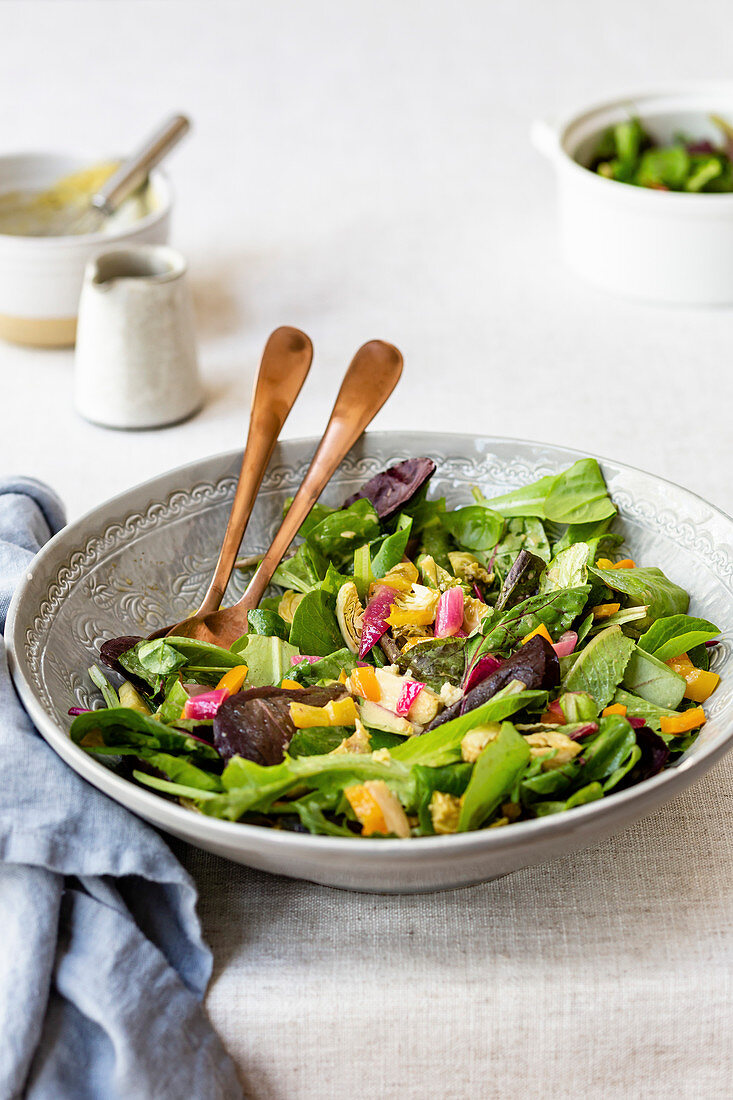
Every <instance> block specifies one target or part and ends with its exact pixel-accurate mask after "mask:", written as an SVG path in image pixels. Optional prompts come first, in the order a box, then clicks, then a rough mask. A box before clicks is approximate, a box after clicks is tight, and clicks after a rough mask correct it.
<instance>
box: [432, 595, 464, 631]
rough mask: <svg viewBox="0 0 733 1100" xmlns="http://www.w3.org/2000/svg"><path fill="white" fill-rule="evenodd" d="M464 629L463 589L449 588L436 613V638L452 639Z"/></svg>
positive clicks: (442, 596)
mask: <svg viewBox="0 0 733 1100" xmlns="http://www.w3.org/2000/svg"><path fill="white" fill-rule="evenodd" d="M462 628H463V589H462V588H447V589H446V590H445V592H443V593H442V595H441V597H440V599H439V600H438V606H437V608H436V611H435V637H436V638H452V637H453V636H454V635H455V634H457V633H458V631H459V630H461V629H462Z"/></svg>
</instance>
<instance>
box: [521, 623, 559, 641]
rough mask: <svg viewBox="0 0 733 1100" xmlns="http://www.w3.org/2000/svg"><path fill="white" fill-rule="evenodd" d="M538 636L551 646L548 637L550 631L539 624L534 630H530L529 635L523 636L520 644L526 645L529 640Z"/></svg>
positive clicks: (550, 639) (542, 624)
mask: <svg viewBox="0 0 733 1100" xmlns="http://www.w3.org/2000/svg"><path fill="white" fill-rule="evenodd" d="M538 634H541V635H542V637H543V638H544V639H545V641H547V642H549V643H550V645H552V638H551V637H550V631H549V630H548V629H547V627H546V626H545V624H544V623H540V625H539V626H538V627H537V628H536V629H535V630H530V632H529V634H526V635H525V636H524V638H522V643H521V644H522V645H526V644H527V642H528V641H529V640H530V638H534V637H536V636H537V635H538Z"/></svg>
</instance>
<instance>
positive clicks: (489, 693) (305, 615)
mask: <svg viewBox="0 0 733 1100" xmlns="http://www.w3.org/2000/svg"><path fill="white" fill-rule="evenodd" d="M434 470H435V465H434V463H433V462H432V461H431V460H430V459H428V458H419V459H408V460H407V461H405V462H401V463H399V464H397V465H396V466H393V467H391V468H390V469H388V470H385V471H384V472H383V473H381V474H378V475H377V476H376V477H374V478H372V479H371V480H370V481H368V482H367V483H366V485H364V486H363V487H362V488H361V489H360V490H359V492H357V493H355V494H354V495H353V496H352V497H350V498H349V499H348V500H346V501H345V502H344V504H343V506H342V507H341V508H329V507H326V506H325V505H323V504H317V505H316V506H315V508H314V509H313V511H312V513H311V515H310V516H309V517H308V520H307V522H306V523H305V524H304V526H303V528H302V530H301V535H302V541H301V542H300V544H299V545H298V547H297V549H296V550H295V552H294V554H293V555H292V556H291V557H290V558H288V559H287V560H285V561H283V563H282V564H281V565H280V567H279V569H278V570H277V573H276V574H275V578H274V582H275V586H276V589H277V592H276V594H275V595H273V596H271V597H269V598H267V599H265V600H264V601H263V603H262V605H261V607H260V608H258V609H257V610H256V611H253V612H250V614H249V617H248V627H249V629H248V633H247V634H245V635H244V636H243V637H242V638H240V639H239V640H238V641H237V642H235V643H234V645H232V647H231V649H222V648H219V647H217V646H215V645H211V644H205V643H202V642H197V641H192V640H190V639H187V638H183V637H178V638H176V637H166V638H164V639H156V640H145V639H142V638H137V637H125V638H116V639H114V640H112V641H110V642H107V643H105V645H104V646H103V647H102V650H101V657H102V660H103V662H104V663H105V664H106V665H107V666H109V667H111V668H112V669H114V670H115V672H116V673H117V674H118V675H119V674H121V675H122V677H123V678H124V679H123V681H122V683H121V685H120V686H119V687H118V688H116V687H114V686H113V685H112V683H110V682H109V680H108V679H107V677H106V676H105V675H104V674H103V673H102V672H101V670H100V669H99V667H97V666H96V665H95V666H93V668H92V669H91V670H90V674H91V676H92V679H93V681H94V683H95V684H96V685H97V686H98V687H99V689H100V692H101V694H102V699H103V704H104V706H103V707H100V709H93V710H88V711H80V710H78V709H77V708H75V710H74V713H75V715H76V716H75V718H74V721H73V724H72V726H71V736H72V738H73V739H74V741H75V742H77V744H79V745H81V746H83V747H84V748H85V749H86V750H88V751H89V752H90V753H94V754H95V755H97V756H99V757H105V758H108V759H109V758H112V761H113V762H114V765H115V766H116V767H118V768H119V769H121V770H122V772H123V774H126V775H128V776H129V777H131V778H134V779H135V780H136V781H137V782H138V783H140V784H143V785H144V786H146V787H150V788H152V789H153V790H155V791H158V792H160V793H161V794H163V795H165V796H167V797H169V798H172V799H177V800H179V801H180V802H181V803H182V804H183V805H184V806H187V807H189V808H191V809H193V810H197V811H199V812H201V813H203V814H208V815H211V816H213V817H219V818H225V819H227V820H230V821H245V822H249V823H253V824H258V825H267V826H271V827H274V828H280V829H291V830H297V831H308V832H310V833H319V834H326V835H329V836H338V837H384V836H390V837H419V836H428V835H432V834H435V833H456V832H465V831H467V830H473V829H483V828H497V827H505V826H508V825H510V824H512V823H514V822H517V821H520V820H523V819H529V818H536V817H543V816H546V815H548V814H556V813H561V812H563V811H565V810H571V809H572V808H573V807H576V806H581V805H583V804H585V803H588V802H593V801H595V800H597V799H601V798H605V797H607V796H608V795H610V794H612V793H613V792H614V791H618V790H621V789H622V788H624V787H628V786H630V785H631V784H634V783H638V782H640V781H641V780H643V779H646V778H647V777H649V776H652V775H654V774H655V773H657V772H659V771H660V770H661V769H662V768H664V767H666V766H668V765H669V764H670V763H671V762H673V761H674V759H675V758H676V757H677V756H679V754H680V753H682V752H683V751H684V750H685V749H686V748H687V747H688V746H689V745H690V744H691V742H692V741H693V740H694V738H695V737H696V735H697V732H698V731H699V729H700V727H701V726H702V724H703V723H704V722H705V713H704V711H703V709H702V706H701V704H702V703H703V702H705V700H706V699H707V698H708V696H709V695H710V694H711V692H712V691H714V689H715V687H716V686H717V684H718V680H719V677H718V676H717V675H716V674H715V673H714V672H712V671H710V669H709V661H708V655H709V652H710V647H711V646H713V645H715V641H716V636H717V634H718V633H719V631H718V628H717V627H716V626H715V625H714V624H713V623H710V622H708V621H707V620H705V619H701V618H696V617H694V616H691V615H689V614H688V603H689V600H688V595H687V592H685V591H684V590H683V589H682V588H680V587H679V585H677V584H675V583H674V582H673V581H671V580H669V578H667V577H666V576H665V575H664V573H663V572H662V571H661V569H659V568H658V567H657V566H656V565H654V564H653V563H648V562H640V563H635V562H634V561H632V560H630V559H629V558H628V557H627V556H625V555H624V554H623V551H622V550H621V544H622V541H623V540H622V536H621V535H619V534H617V533H616V532H615V531H614V530H612V524H613V521H614V519H615V517H616V508H615V506H614V504H613V502H612V501H611V499H610V497H609V495H608V492H607V489H606V485H605V483H604V480H603V476H602V474H601V470H600V468H599V466H598V464H597V462H596V461H595V460H594V459H591V458H585V459H581V460H580V461H578V462H576V463H575V464H574V465H573V466H571V467H570V468H569V469H568V470H565V471H564V472H562V473H559V474H553V475H548V476H547V477H543V478H541V479H540V480H539V481H536V482H535V483H534V484H532V485H527V486H525V487H523V488H520V489H517V490H514V491H512V492H508V493H504V494H502V495H501V496H495V497H493V498H491V499H486V497H485V496H484V495H483V494H482V492H481V491H480V490H479V489H478V488H477V489H474V493H473V496H474V499H473V502H472V503H469V504H465V505H464V506H462V507H459V508H453V509H449V508H448V507H446V503H445V501H444V500H442V499H437V500H436V499H428V495H427V488H428V482H429V479H430V477H431V475H432V474H433V472H434ZM115 682H119V681H118V680H116V681H115Z"/></svg>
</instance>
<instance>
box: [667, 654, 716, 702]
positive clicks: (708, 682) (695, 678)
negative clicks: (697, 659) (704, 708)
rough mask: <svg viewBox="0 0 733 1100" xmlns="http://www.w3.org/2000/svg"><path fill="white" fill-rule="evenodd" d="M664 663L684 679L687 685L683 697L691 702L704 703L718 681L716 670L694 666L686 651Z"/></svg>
mask: <svg viewBox="0 0 733 1100" xmlns="http://www.w3.org/2000/svg"><path fill="white" fill-rule="evenodd" d="M665 663H666V664H667V665H669V667H670V668H671V669H672V671H673V672H676V673H677V675H678V676H681V677H682V679H683V680H684V681H685V683H686V685H687V686H686V688H685V698H686V699H692V701H693V703H704V702H705V700H706V699H709V698H710V696H711V695H712V694H713V692H714V691H715V689H716V687H717V686H718V684H719V683H720V677H719V676H718V674H717V672H706V671H705V669H703V668H695V666H694V665H693V663H692V661H691V660H690V658H689V657H688V656H687V654H686V653H680V655H679V657H671V658H670V659H669V660H668V661H666V662H665Z"/></svg>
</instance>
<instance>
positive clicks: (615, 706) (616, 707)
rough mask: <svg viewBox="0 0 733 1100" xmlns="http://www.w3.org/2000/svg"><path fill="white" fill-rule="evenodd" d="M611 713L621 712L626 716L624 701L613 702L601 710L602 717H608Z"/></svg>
mask: <svg viewBox="0 0 733 1100" xmlns="http://www.w3.org/2000/svg"><path fill="white" fill-rule="evenodd" d="M609 714H620V715H621V717H622V718H625V717H626V707H625V706H624V705H623V703H612V704H611V706H610V707H606V709H605V710H602V711H601V718H608V716H609Z"/></svg>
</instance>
